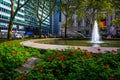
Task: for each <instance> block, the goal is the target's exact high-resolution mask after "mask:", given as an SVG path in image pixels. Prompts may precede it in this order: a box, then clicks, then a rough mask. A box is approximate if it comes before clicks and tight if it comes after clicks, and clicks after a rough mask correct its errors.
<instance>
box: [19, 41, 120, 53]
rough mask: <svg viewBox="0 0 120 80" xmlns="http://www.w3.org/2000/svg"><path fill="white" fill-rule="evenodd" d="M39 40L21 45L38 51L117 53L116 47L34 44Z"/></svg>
mask: <svg viewBox="0 0 120 80" xmlns="http://www.w3.org/2000/svg"><path fill="white" fill-rule="evenodd" d="M38 40H40V39H33V40H28V41H24V42H21V44H22V45H24V46H26V47H32V48H38V49H45V50H46V49H51V50H54V49H57V50H64V49H70V48H75V49H78V48H80V49H84V50H88V51H89V52H93V53H101V52H105V51H112V50H114V51H117V49H118V48H116V47H87V46H67V45H53V44H40V43H35V41H38ZM98 48H100V49H101V50H100V51H98Z"/></svg>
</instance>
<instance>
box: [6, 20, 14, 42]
mask: <svg viewBox="0 0 120 80" xmlns="http://www.w3.org/2000/svg"><path fill="white" fill-rule="evenodd" d="M12 26H13V20H12V19H11V20H10V23H9V26H8V36H7V39H8V40H9V41H10V40H12Z"/></svg>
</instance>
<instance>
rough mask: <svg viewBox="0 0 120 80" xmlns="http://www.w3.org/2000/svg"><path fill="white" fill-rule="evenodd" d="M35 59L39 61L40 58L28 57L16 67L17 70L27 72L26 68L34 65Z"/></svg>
mask: <svg viewBox="0 0 120 80" xmlns="http://www.w3.org/2000/svg"><path fill="white" fill-rule="evenodd" d="M36 61H40V59H39V58H36V57H32V58H29V59H28V60H27V61H26V62H25V63H24V64H23V65H22V66H21V67H19V68H17V69H16V70H17V71H19V72H26V73H28V70H29V69H30V68H32V67H34V66H35V63H36Z"/></svg>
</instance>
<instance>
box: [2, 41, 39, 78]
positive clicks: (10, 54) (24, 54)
mask: <svg viewBox="0 0 120 80" xmlns="http://www.w3.org/2000/svg"><path fill="white" fill-rule="evenodd" d="M20 42H21V40H14V41H7V42H4V43H1V44H0V80H7V79H9V80H15V79H14V78H15V77H16V76H19V74H20V73H19V72H17V71H15V69H16V68H18V67H20V66H21V65H22V64H24V63H25V62H26V60H27V59H28V58H30V57H32V56H38V57H40V52H39V51H38V50H37V49H31V48H25V47H24V46H22V45H20V44H19V43H20Z"/></svg>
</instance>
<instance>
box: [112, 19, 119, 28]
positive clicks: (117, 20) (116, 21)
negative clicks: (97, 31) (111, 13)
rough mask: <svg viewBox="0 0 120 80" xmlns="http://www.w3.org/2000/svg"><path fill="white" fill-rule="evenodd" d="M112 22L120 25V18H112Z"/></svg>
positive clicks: (117, 25)
mask: <svg viewBox="0 0 120 80" xmlns="http://www.w3.org/2000/svg"><path fill="white" fill-rule="evenodd" d="M112 23H113V25H115V26H116V27H120V18H116V19H114V20H112Z"/></svg>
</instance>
